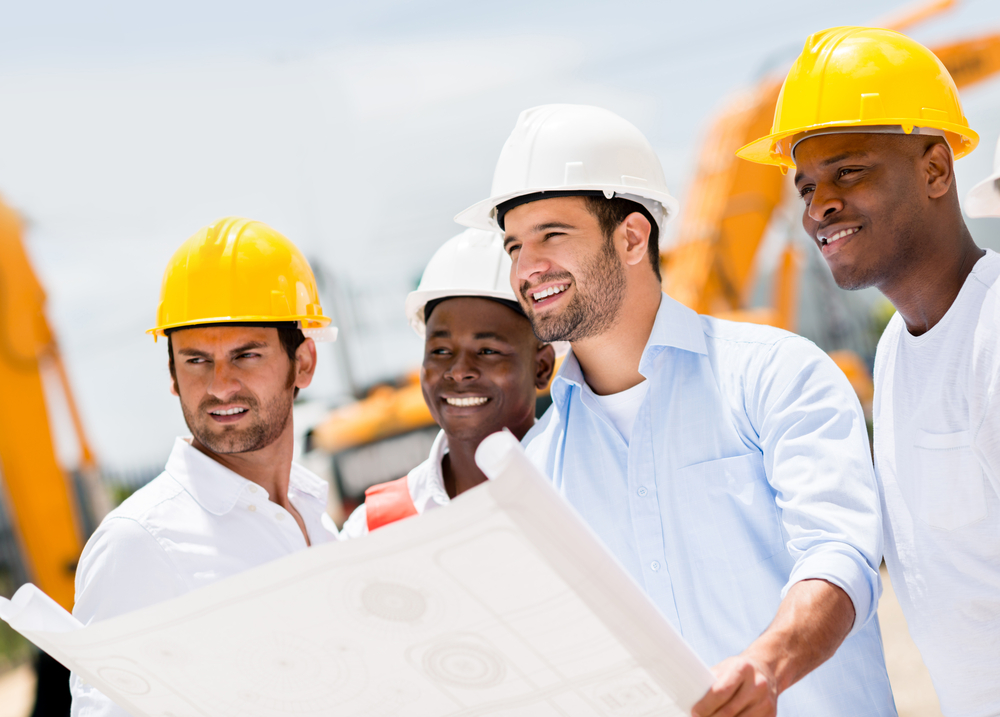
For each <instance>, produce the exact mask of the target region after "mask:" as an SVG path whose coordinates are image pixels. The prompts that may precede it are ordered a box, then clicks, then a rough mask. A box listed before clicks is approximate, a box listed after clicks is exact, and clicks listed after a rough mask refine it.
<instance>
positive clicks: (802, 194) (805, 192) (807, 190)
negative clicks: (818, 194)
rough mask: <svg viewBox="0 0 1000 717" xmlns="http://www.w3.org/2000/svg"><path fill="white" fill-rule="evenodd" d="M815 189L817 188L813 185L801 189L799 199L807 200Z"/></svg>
mask: <svg viewBox="0 0 1000 717" xmlns="http://www.w3.org/2000/svg"><path fill="white" fill-rule="evenodd" d="M815 189H816V187H814V186H812V185H811V184H807V185H806V186H804V187H802V188H801V189H799V199H802V200H805V199H806V197H807V196H808V195H809V194H812V192H813V190H815Z"/></svg>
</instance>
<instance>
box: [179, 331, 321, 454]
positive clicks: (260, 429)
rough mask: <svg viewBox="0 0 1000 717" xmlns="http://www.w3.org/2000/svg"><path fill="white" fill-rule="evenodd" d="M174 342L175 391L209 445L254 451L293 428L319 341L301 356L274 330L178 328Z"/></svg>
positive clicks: (189, 422)
mask: <svg viewBox="0 0 1000 717" xmlns="http://www.w3.org/2000/svg"><path fill="white" fill-rule="evenodd" d="M170 344H171V347H172V350H173V359H174V368H173V374H174V384H173V387H172V392H173V393H174V395H176V396H178V397H179V398H180V401H181V410H182V411H183V413H184V420H185V421H186V422H187V425H188V428H189V429H190V430H191V434H192V435H193V436H194V438H195V441H197V443H199V444H201V446H203V447H204V448H207V449H208V450H209V451H211V452H213V453H218V454H231V453H247V452H250V451H257V450H260V449H262V448H265V447H267V446H269V445H271V444H272V443H274V442H275V441H276V440H278V439H279V438H280V437H281V436H282V435H283V434H284V433H285V432H286V431H289V430H290V429H291V416H292V401H293V398H294V393H295V389H296V388H297V387H298V388H304V387H305V386H308V385H309V382H310V381H311V379H312V372H313V370H314V369H315V351H316V349H315V344H313V342H312V341H311V340H309V339H307V340H306V341H305V342H304V343H303V344H302V345H301V346H299V348H298V350H297V351H296V360H295V361H292V360H290V359H289V357H288V354H287V353H286V351H285V349H284V348H283V347H282V345H281V342H280V340H279V339H278V331H277V330H276V329H273V328H264V327H243V326H239V327H225V326H213V327H205V328H191V329H183V330H177V331H174V332H172V333H171V335H170ZM299 354H301V357H300V356H299Z"/></svg>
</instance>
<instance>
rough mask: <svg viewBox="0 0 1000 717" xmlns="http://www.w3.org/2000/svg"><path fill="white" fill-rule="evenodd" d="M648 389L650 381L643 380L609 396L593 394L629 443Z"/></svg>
mask: <svg viewBox="0 0 1000 717" xmlns="http://www.w3.org/2000/svg"><path fill="white" fill-rule="evenodd" d="M589 388H590V387H589V386H588V389H589ZM648 390H649V382H648V381H643V382H642V383H640V384H638V385H635V386H633V387H632V388H626V389H625V390H624V391H619V392H618V393H612V394H609V395H607V396H598V395H597V394H596V393H594V394H593V396H594V398H595V399H596V400H597V402H598V403H599V404H600V405H601V408H602V409H603V410H604V413H605V414H606V415H607V417H608V418H609V419H611V423H613V424H614V426H615V428H617V429H618V432H619V433H621V434H622V438H624V439H625V443H628V442H629V440H630V439H631V437H632V426H634V425H635V417H636V416H637V415H639V408H640V407H641V406H642V401H643V399H644V398H646V393H647V391H648ZM592 393H593V392H592Z"/></svg>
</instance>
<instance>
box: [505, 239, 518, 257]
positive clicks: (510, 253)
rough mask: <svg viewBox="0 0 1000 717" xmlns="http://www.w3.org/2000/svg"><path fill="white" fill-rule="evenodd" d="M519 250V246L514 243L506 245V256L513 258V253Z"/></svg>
mask: <svg viewBox="0 0 1000 717" xmlns="http://www.w3.org/2000/svg"><path fill="white" fill-rule="evenodd" d="M520 248H521V245H520V244H514V243H511V244H508V245H507V255H508V256H510V257H511V258H513V256H514V252H516V251H517V250H518V249H520Z"/></svg>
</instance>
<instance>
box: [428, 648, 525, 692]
mask: <svg viewBox="0 0 1000 717" xmlns="http://www.w3.org/2000/svg"><path fill="white" fill-rule="evenodd" d="M424 670H425V671H426V672H427V674H428V675H429V676H430V677H431V678H433V679H436V680H439V681H441V682H445V683H447V684H450V685H454V686H456V687H465V688H471V689H485V688H487V687H494V686H496V685H499V684H500V683H501V682H503V678H504V675H505V674H506V669H505V668H504V664H503V661H502V660H501V659H500V658H499V657H497V656H496V655H495V654H493V652H491V651H490V650H488V649H486V648H484V647H480V646H478V645H473V644H470V643H448V644H444V645H438V646H436V647H432V648H431V649H430V650H428V651H427V652H426V653H425V654H424Z"/></svg>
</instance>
